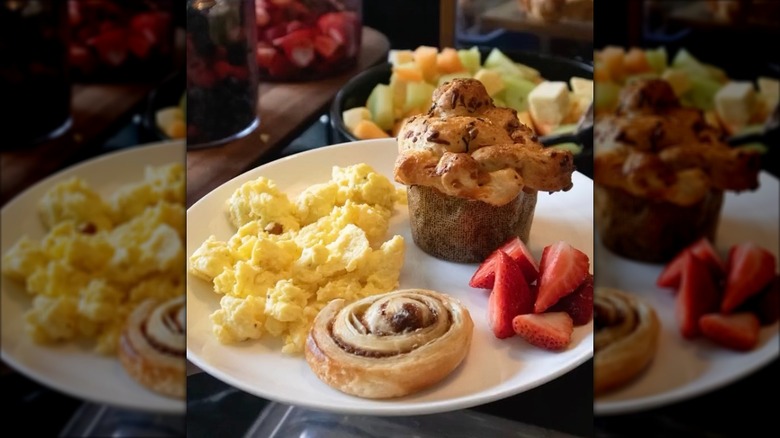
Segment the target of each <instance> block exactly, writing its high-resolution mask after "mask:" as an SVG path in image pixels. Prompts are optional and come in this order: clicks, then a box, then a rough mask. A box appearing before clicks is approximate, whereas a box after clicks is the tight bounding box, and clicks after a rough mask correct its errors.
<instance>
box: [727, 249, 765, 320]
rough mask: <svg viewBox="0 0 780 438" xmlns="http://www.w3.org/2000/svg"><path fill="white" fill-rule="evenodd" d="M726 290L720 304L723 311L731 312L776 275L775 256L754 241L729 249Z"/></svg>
mask: <svg viewBox="0 0 780 438" xmlns="http://www.w3.org/2000/svg"><path fill="white" fill-rule="evenodd" d="M728 269H729V271H728V276H727V277H726V292H725V293H724V295H723V302H722V303H721V305H720V310H721V312H722V313H729V312H732V311H733V310H734V309H736V308H737V307H738V306H739V305H740V304H742V303H743V302H745V300H746V299H748V298H749V297H751V296H753V295H755V294H757V293H759V292H760V291H761V290H762V289H763V288H764V287H766V286H767V285H768V284H769V282H771V281H772V279H773V278H774V277H775V256H774V254H772V253H771V252H769V251H768V250H766V249H765V248H762V247H760V246H758V245H756V244H755V243H753V242H744V243H740V244H738V245H734V246H733V247H731V250H730V251H729V266H728Z"/></svg>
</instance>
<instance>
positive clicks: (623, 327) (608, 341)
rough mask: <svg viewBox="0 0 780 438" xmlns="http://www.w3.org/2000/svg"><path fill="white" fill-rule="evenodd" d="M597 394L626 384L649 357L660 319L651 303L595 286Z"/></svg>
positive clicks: (595, 385)
mask: <svg viewBox="0 0 780 438" xmlns="http://www.w3.org/2000/svg"><path fill="white" fill-rule="evenodd" d="M593 315H594V325H595V339H594V343H593V348H594V355H593V364H594V378H593V387H594V392H595V394H596V395H599V394H602V393H604V392H606V391H609V390H611V389H614V388H617V387H619V386H622V385H624V384H626V383H627V382H628V381H630V380H631V379H633V378H634V377H636V376H637V375H639V374H640V373H641V372H642V370H644V369H645V367H647V365H648V364H649V363H650V362H651V361H652V359H653V357H654V356H655V352H656V349H657V344H658V335H659V331H660V323H659V321H658V316H657V315H656V313H655V310H653V308H652V307H650V306H649V305H647V304H646V303H644V302H642V301H640V300H638V299H636V298H635V297H634V296H632V295H630V294H628V293H626V292H623V291H620V290H617V289H609V288H601V287H600V288H597V289H596V291H595V294H594V297H593Z"/></svg>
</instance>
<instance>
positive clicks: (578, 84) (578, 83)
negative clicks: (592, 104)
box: [569, 76, 593, 100]
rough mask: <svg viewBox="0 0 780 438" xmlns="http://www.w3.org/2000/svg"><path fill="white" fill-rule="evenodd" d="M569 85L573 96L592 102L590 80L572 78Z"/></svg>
mask: <svg viewBox="0 0 780 438" xmlns="http://www.w3.org/2000/svg"><path fill="white" fill-rule="evenodd" d="M569 85H570V86H571V91H572V92H574V94H575V95H577V96H582V97H586V98H590V100H593V81H591V80H590V79H585V78H580V77H577V76H573V77H572V78H571V79H569Z"/></svg>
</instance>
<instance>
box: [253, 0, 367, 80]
mask: <svg viewBox="0 0 780 438" xmlns="http://www.w3.org/2000/svg"><path fill="white" fill-rule="evenodd" d="M255 13H256V17H257V65H258V66H259V70H260V78H262V79H265V80H283V81H289V80H309V79H318V78H322V77H325V76H328V75H331V74H334V73H337V72H341V71H344V70H346V69H348V68H351V67H353V66H355V64H356V63H357V57H358V53H359V52H360V45H361V27H362V19H361V2H360V1H357V0H256V3H255Z"/></svg>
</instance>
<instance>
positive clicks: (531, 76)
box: [515, 62, 542, 82]
mask: <svg viewBox="0 0 780 438" xmlns="http://www.w3.org/2000/svg"><path fill="white" fill-rule="evenodd" d="M515 67H517V70H518V71H520V76H522V77H523V79H527V80H529V81H532V82H541V81H542V74H541V73H539V70H537V69H535V68H533V67H529V66H527V65H525V64H520V63H519V62H516V63H515Z"/></svg>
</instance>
